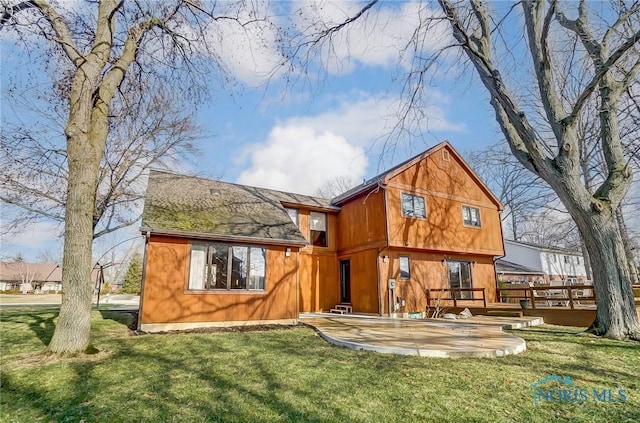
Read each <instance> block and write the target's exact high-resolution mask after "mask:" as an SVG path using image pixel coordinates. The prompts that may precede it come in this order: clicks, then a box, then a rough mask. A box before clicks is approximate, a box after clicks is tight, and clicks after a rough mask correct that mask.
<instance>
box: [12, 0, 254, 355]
mask: <svg viewBox="0 0 640 423" xmlns="http://www.w3.org/2000/svg"><path fill="white" fill-rule="evenodd" d="M72 6H77V9H73V10H69V9H68V8H66V9H65V4H64V3H57V2H53V1H52V2H48V1H45V0H29V1H20V2H13V3H10V4H7V3H5V6H4V8H3V10H2V13H1V15H0V30H13V31H14V34H17V37H18V39H19V40H20V41H22V44H23V45H24V46H25V47H26V46H27V45H28V44H29V43H32V44H33V43H35V44H36V45H37V46H38V47H39V48H40V49H42V50H44V51H45V53H44V55H43V56H41V57H40V61H38V62H37V63H40V64H43V63H44V64H45V66H43V67H45V68H46V66H49V67H50V68H51V69H53V70H54V71H55V72H58V73H65V74H66V75H67V76H68V79H69V84H68V85H64V84H63V85H62V86H63V87H68V89H65V90H64V91H63V92H61V93H60V95H62V96H64V97H66V98H67V99H68V100H67V105H68V109H67V110H65V112H64V113H65V115H66V118H65V122H66V123H65V125H64V134H65V138H66V151H65V156H66V171H67V175H66V181H67V186H66V189H65V213H64V219H65V233H64V257H63V276H62V279H63V284H64V286H65V291H64V294H63V298H62V305H61V308H60V315H59V319H58V324H57V325H56V328H55V331H54V334H53V338H52V339H51V342H50V344H49V347H48V348H49V350H50V351H52V352H54V353H75V352H79V351H83V350H84V349H85V348H86V347H87V346H88V345H89V341H90V327H91V295H92V286H91V283H90V280H91V278H90V273H91V264H92V263H91V251H92V248H91V247H92V241H93V236H94V230H95V227H96V222H95V216H96V208H97V209H100V208H101V207H103V205H101V204H100V202H98V201H97V195H98V193H101V192H107V193H108V192H109V189H110V187H109V184H108V183H107V184H106V186H102V185H101V184H100V176H101V173H100V165H101V164H102V163H104V161H103V160H104V157H105V151H106V148H107V139H108V137H109V133H110V131H111V130H112V125H114V124H115V120H114V114H113V112H114V105H117V104H122V105H129V104H130V105H132V106H133V107H135V106H136V105H137V106H143V105H144V104H141V103H140V102H139V100H140V97H139V96H136V95H135V94H136V93H140V92H144V90H145V89H149V88H150V87H158V86H161V85H164V86H166V87H171V88H172V92H173V93H179V94H182V95H184V96H185V97H188V98H190V99H191V100H192V101H193V102H194V103H197V102H198V101H201V100H203V99H205V98H206V93H207V89H208V80H207V78H205V77H204V76H205V75H210V74H211V73H210V71H211V70H212V68H213V70H215V69H217V70H219V71H221V72H219V75H222V77H223V79H224V78H225V77H228V75H227V74H226V73H224V70H225V69H224V67H223V66H222V65H221V63H220V60H218V59H219V56H218V55H217V54H216V52H215V51H213V50H211V49H209V50H207V48H208V46H209V43H208V41H209V39H210V37H211V30H212V29H214V28H215V27H216V26H217V25H221V23H222V22H225V23H231V24H233V25H237V29H238V30H240V31H248V30H250V29H252V25H254V26H256V27H257V28H255V29H257V30H260V29H261V28H262V27H261V26H260V25H259V23H260V22H264V20H265V18H264V16H265V15H264V13H262V14H261V13H260V12H259V11H255V10H254V11H249V12H255V13H243V12H242V10H241V9H242V7H241V4H239V3H231V2H228V3H227V2H214V3H209V2H205V1H200V0H190V1H186V0H185V1H179V0H174V1H162V2H160V1H158V2H155V1H149V2H146V1H145V2H125V1H118V0H102V1H100V2H90V3H89V2H87V3H79V4H73V5H72ZM252 6H253V4H252ZM250 7H251V6H250ZM34 40H36V41H34ZM38 43H44V44H38ZM27 51H29V50H27V49H26V48H25V52H27ZM37 63H34V64H33V66H34V68H36V65H37ZM225 81H227V82H230V81H231V79H230V78H227V79H226V80H225ZM152 89H153V88H152ZM107 182H110V181H107ZM103 190H104V191H103ZM107 196H108V195H107ZM107 220H108V217H107Z"/></svg>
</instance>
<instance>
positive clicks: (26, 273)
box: [0, 262, 62, 293]
mask: <svg viewBox="0 0 640 423" xmlns="http://www.w3.org/2000/svg"><path fill="white" fill-rule="evenodd" d="M18 290H20V291H22V292H24V293H27V292H31V291H34V292H42V293H45V292H59V291H62V268H61V267H60V266H59V265H57V264H56V263H27V262H9V263H8V262H0V291H18Z"/></svg>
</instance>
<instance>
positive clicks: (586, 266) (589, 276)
mask: <svg viewBox="0 0 640 423" xmlns="http://www.w3.org/2000/svg"><path fill="white" fill-rule="evenodd" d="M580 251H581V252H582V260H583V261H584V271H585V273H586V274H587V279H588V280H590V281H592V280H593V274H592V273H591V259H590V258H589V252H588V251H587V246H586V244H585V243H584V238H583V237H582V234H580Z"/></svg>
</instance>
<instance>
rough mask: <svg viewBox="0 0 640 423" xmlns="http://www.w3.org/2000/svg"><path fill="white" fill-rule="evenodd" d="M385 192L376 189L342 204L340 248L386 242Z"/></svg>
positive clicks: (339, 222) (339, 218) (346, 248)
mask: <svg viewBox="0 0 640 423" xmlns="http://www.w3.org/2000/svg"><path fill="white" fill-rule="evenodd" d="M386 239H387V235H386V216H385V211H384V192H383V190H382V189H374V190H372V191H370V192H368V193H365V194H363V195H361V196H359V197H357V198H355V199H353V200H351V201H350V202H348V203H346V204H344V205H343V206H342V210H340V214H339V215H338V250H339V251H344V250H348V249H351V248H354V247H358V246H361V245H367V244H374V243H379V242H386Z"/></svg>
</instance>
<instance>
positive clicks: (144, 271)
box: [137, 231, 151, 331]
mask: <svg viewBox="0 0 640 423" xmlns="http://www.w3.org/2000/svg"><path fill="white" fill-rule="evenodd" d="M149 238H151V233H149V232H148V231H147V232H145V233H144V254H143V259H142V282H141V283H140V305H139V306H138V325H137V329H138V331H140V326H141V324H142V323H141V321H142V303H143V298H144V285H145V281H146V279H147V247H148V245H149Z"/></svg>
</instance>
